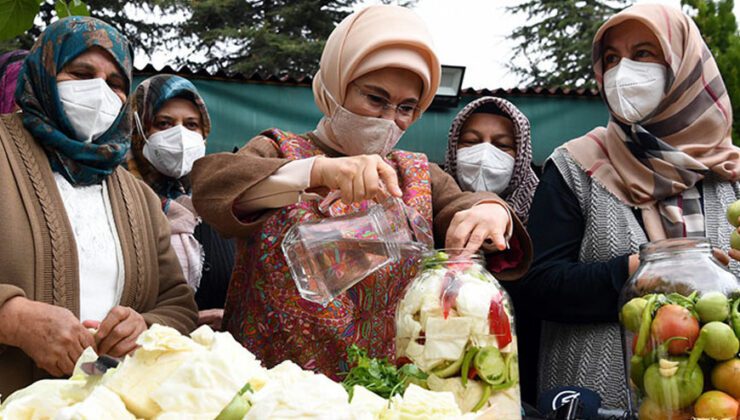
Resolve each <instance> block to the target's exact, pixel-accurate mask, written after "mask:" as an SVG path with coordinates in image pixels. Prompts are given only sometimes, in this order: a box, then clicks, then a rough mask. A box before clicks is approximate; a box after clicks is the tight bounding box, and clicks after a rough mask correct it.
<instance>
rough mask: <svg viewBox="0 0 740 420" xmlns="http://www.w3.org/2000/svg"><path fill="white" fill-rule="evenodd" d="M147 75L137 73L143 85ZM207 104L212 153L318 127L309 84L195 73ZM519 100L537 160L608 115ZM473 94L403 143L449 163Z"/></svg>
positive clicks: (579, 102) (570, 104) (590, 104)
mask: <svg viewBox="0 0 740 420" xmlns="http://www.w3.org/2000/svg"><path fill="white" fill-rule="evenodd" d="M144 78H145V77H144V76H141V75H140V76H137V77H136V79H135V82H136V83H137V84H138V83H139V82H140V81H141V80H143V79H144ZM190 80H191V81H192V82H193V83H194V84H195V86H196V87H197V88H198V90H199V91H200V93H201V95H202V96H203V98H204V99H205V101H206V104H207V105H208V111H209V113H210V115H211V119H212V124H213V128H212V131H211V134H210V136H209V137H208V152H209V153H214V152H224V151H232V150H233V149H234V147H241V146H243V145H244V143H246V142H247V141H248V140H249V139H250V138H252V137H253V136H255V135H256V134H257V133H259V132H260V131H262V130H264V129H267V128H271V127H277V128H280V129H283V130H288V131H293V132H296V133H303V132H306V131H309V130H311V129H313V128H314V127H316V122H317V121H318V120H319V119H320V118H321V113H320V112H319V111H318V109H317V108H316V105H315V104H314V101H313V95H312V91H311V88H310V86H305V85H294V84H293V85H291V84H282V83H269V82H265V83H259V82H244V81H229V80H218V79H200V78H193V77H190ZM504 97H505V98H506V99H508V100H510V101H511V102H513V103H514V104H515V105H517V106H518V107H519V108H520V109H521V110H522V112H524V114H525V115H527V117H528V118H529V120H530V122H531V124H532V146H533V150H534V161H535V163H536V164H538V165H541V164H542V162H543V161H544V160H545V159H546V158H547V157H548V156H549V154H550V153H551V152H552V151H553V149H555V148H556V147H557V146H559V145H561V144H562V143H563V142H565V141H567V140H569V139H572V138H574V137H577V136H580V135H583V134H585V133H586V132H587V131H589V130H591V129H592V128H594V127H595V126H597V125H604V124H605V123H606V121H607V119H608V114H607V111H606V108H605V107H604V105H603V104H602V102H601V99H600V98H599V97H589V96H573V95H571V96H567V95H561V96H557V95H545V94H542V95H536V94H535V95H512V96H504ZM476 98H477V96H474V95H463V97H462V100H461V101H460V104H459V106H458V107H457V108H454V109H442V110H430V111H427V112H426V113H425V114H424V115H423V116H422V118H421V119H420V120H419V121H418V122H416V124H414V125H413V126H412V127H411V128H410V129H409V130H408V132H407V133H406V134H405V135H404V136H403V138H402V139H401V143H400V144H399V148H401V149H404V150H412V151H418V152H424V153H426V154H427V156H428V157H429V159H430V160H432V161H434V162H438V163H441V162H444V156H445V150H446V149H447V133H448V130H449V127H450V123H451V122H452V120H453V118H454V117H455V115H456V114H457V112H458V111H459V110H460V109H461V108H462V107H463V106H465V104H467V103H468V102H470V101H472V100H474V99H476Z"/></svg>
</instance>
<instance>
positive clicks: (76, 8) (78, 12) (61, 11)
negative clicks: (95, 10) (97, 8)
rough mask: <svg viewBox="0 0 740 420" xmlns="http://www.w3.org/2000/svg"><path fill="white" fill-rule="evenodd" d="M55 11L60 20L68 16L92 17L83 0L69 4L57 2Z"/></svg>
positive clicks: (62, 1) (74, 0)
mask: <svg viewBox="0 0 740 420" xmlns="http://www.w3.org/2000/svg"><path fill="white" fill-rule="evenodd" d="M54 9H55V10H56V12H57V16H58V17H59V19H61V18H65V17H67V16H90V12H89V11H88V10H87V4H85V2H84V1H81V0H71V1H70V2H69V3H67V2H66V1H64V0H57V1H56V4H55V5H54Z"/></svg>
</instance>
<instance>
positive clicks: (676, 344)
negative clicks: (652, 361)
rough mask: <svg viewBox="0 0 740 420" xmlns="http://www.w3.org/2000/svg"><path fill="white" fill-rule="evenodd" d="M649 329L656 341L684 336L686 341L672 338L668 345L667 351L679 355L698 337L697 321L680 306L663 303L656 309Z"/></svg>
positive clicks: (662, 341) (690, 346)
mask: <svg viewBox="0 0 740 420" xmlns="http://www.w3.org/2000/svg"><path fill="white" fill-rule="evenodd" d="M650 330H651V332H652V337H653V339H655V340H656V341H657V342H658V343H664V342H665V341H666V340H668V339H669V338H671V337H686V338H687V339H688V341H687V340H674V341H672V342H671V343H670V344H669V345H668V353H670V354H672V355H679V354H684V353H686V352H688V350H690V349H691V348H692V347H694V342H696V339H697V338H698V337H699V321H697V319H696V318H694V317H693V315H691V312H689V310H688V309H686V308H684V307H682V306H678V305H665V306H663V307H662V308H660V309H658V312H657V313H656V314H655V318H654V319H653V324H652V326H651V327H650Z"/></svg>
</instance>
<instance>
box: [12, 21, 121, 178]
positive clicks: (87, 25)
mask: <svg viewBox="0 0 740 420" xmlns="http://www.w3.org/2000/svg"><path fill="white" fill-rule="evenodd" d="M93 46H98V47H101V48H103V49H104V50H106V51H107V52H108V53H109V54H110V56H111V57H112V58H113V60H114V61H115V63H116V64H117V65H118V67H119V68H120V70H121V72H122V74H123V75H124V77H125V78H126V81H127V83H128V86H127V91H126V92H127V93H128V92H129V91H128V89H129V88H130V86H131V70H132V66H133V64H132V63H133V51H132V49H131V47H130V45H129V42H128V40H127V39H126V38H125V37H124V36H123V35H121V33H120V32H118V31H117V30H116V29H114V28H113V27H112V26H110V25H108V24H107V23H105V22H103V21H101V20H98V19H95V18H90V17H80V16H73V17H68V18H64V19H60V20H58V21H56V22H54V23H52V24H51V25H49V26H48V27H47V28H46V30H44V32H43V33H42V34H41V36H40V37H39V39H38V40H37V41H36V43H35V44H34V46H33V48H32V49H31V53H30V54H29V55H28V57H27V58H26V61H25V64H24V65H23V69H22V70H21V73H20V77H19V79H18V86H17V88H16V91H15V99H16V102H17V103H18V106H20V108H21V110H22V111H23V125H24V126H25V127H26V129H28V131H30V132H31V134H32V135H33V137H34V138H35V139H36V141H38V142H39V143H40V144H41V145H42V146H43V147H44V149H45V150H46V153H47V155H48V156H49V161H50V163H51V167H52V169H53V170H54V171H56V172H59V173H60V174H62V175H63V176H64V177H65V178H66V179H67V180H68V181H69V182H70V183H72V184H73V185H92V184H98V183H100V182H102V181H103V180H104V179H105V178H106V177H107V176H108V175H110V174H111V173H112V172H113V171H114V170H115V169H116V167H117V166H118V165H119V164H120V163H121V162H122V161H123V160H124V158H125V156H126V152H127V151H128V148H129V136H130V135H131V114H130V112H129V109H130V108H129V105H128V103H126V104H124V106H123V108H122V109H121V112H120V113H119V114H118V118H116V120H115V122H114V123H113V125H111V127H110V128H109V129H108V131H106V132H105V133H103V135H102V136H100V137H98V138H97V139H95V140H94V141H92V142H91V143H85V142H82V141H80V140H77V139H75V138H74V135H73V133H74V130H73V129H72V126H71V125H70V122H69V120H68V119H67V116H66V115H65V113H64V110H63V108H62V103H61V102H60V100H59V92H58V91H57V81H56V76H57V74H58V73H59V72H60V71H61V70H62V68H64V66H65V64H67V63H69V62H70V61H72V60H74V59H75V58H76V57H78V56H79V55H81V54H82V53H84V52H85V51H87V50H88V49H89V48H90V47H93Z"/></svg>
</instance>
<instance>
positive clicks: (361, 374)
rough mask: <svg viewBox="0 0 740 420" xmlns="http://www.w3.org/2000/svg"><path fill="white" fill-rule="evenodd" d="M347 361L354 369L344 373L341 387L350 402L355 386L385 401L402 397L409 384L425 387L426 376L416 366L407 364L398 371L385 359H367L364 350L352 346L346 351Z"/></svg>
mask: <svg viewBox="0 0 740 420" xmlns="http://www.w3.org/2000/svg"><path fill="white" fill-rule="evenodd" d="M347 359H348V360H347V361H348V362H349V364H350V366H354V367H353V368H351V369H350V370H349V372H347V373H346V376H345V378H344V381H342V386H344V388H345V389H346V390H347V392H348V393H349V398H350V400H352V387H354V386H355V385H360V386H363V387H365V388H366V389H367V390H368V391H372V392H374V393H376V394H378V395H380V396H381V397H383V398H386V399H388V398H390V397H392V396H394V395H396V394H400V395H403V393H404V391H406V387H408V386H409V384H410V383H415V384H417V385H420V386H425V385H426V379H427V376H428V375H427V374H426V373H424V372H422V371H421V369H419V368H418V367H417V366H416V365H414V364H411V363H408V364H405V365H403V366H402V367H401V368H400V369H398V368H396V367H395V366H393V365H392V364H391V363H390V362H388V360H387V359H385V358H384V359H376V358H372V357H369V356H368V355H367V352H366V351H365V350H362V349H361V348H359V347H357V346H356V345H354V344H353V345H351V346H350V347H349V348H348V349H347Z"/></svg>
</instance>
